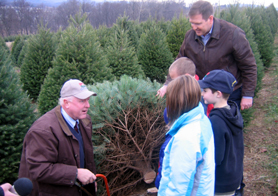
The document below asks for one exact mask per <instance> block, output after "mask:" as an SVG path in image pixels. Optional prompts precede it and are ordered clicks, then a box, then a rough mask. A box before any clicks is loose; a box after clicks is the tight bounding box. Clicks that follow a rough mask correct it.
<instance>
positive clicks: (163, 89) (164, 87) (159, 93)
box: [156, 85, 167, 97]
mask: <svg viewBox="0 0 278 196" xmlns="http://www.w3.org/2000/svg"><path fill="white" fill-rule="evenodd" d="M166 90H167V86H166V85H163V86H162V87H161V88H160V89H159V90H158V91H157V94H156V96H160V97H163V96H164V95H165V93H166Z"/></svg>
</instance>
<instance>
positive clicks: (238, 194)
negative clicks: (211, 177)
mask: <svg viewBox="0 0 278 196" xmlns="http://www.w3.org/2000/svg"><path fill="white" fill-rule="evenodd" d="M243 195H244V190H243V188H241V189H238V190H236V193H235V196H243Z"/></svg>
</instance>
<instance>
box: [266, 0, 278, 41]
mask: <svg viewBox="0 0 278 196" xmlns="http://www.w3.org/2000/svg"><path fill="white" fill-rule="evenodd" d="M266 14H268V23H269V26H270V28H271V33H272V35H273V38H274V37H275V34H276V33H277V30H278V21H277V20H278V13H277V10H276V8H275V7H274V5H273V3H272V4H271V5H270V6H268V7H267V10H266Z"/></svg>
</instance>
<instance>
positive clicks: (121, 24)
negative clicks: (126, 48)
mask: <svg viewBox="0 0 278 196" xmlns="http://www.w3.org/2000/svg"><path fill="white" fill-rule="evenodd" d="M135 25H136V24H135V22H134V21H130V20H128V17H127V16H126V15H124V16H123V17H119V18H117V21H116V24H115V25H114V26H113V28H112V29H113V30H112V31H113V32H114V31H118V30H117V29H118V28H120V29H121V30H124V31H125V32H127V35H128V39H129V40H130V45H131V46H133V47H134V49H135V50H137V48H138V44H139V36H138V34H137V31H136V29H135Z"/></svg>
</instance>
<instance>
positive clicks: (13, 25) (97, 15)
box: [0, 0, 186, 36]
mask: <svg viewBox="0 0 278 196" xmlns="http://www.w3.org/2000/svg"><path fill="white" fill-rule="evenodd" d="M27 1H28V0H14V2H13V4H12V6H6V5H7V3H8V2H7V0H0V27H1V29H0V33H1V35H2V36H10V35H17V34H33V33H36V31H37V27H38V24H40V23H43V24H44V25H46V24H47V26H48V27H49V28H50V29H51V31H54V32H56V31H57V30H58V29H60V28H61V29H62V30H64V29H66V27H67V26H68V24H69V23H68V21H69V19H70V16H75V15H76V14H77V13H79V12H80V13H82V14H83V13H86V14H87V16H88V20H89V21H90V24H91V25H92V26H93V27H95V28H98V27H99V26H100V25H105V26H107V27H111V26H113V25H114V23H116V20H117V18H118V17H120V16H123V15H126V16H128V17H129V18H130V19H131V20H136V21H138V22H143V21H146V20H148V19H149V18H150V17H152V18H155V19H156V20H161V19H164V20H166V21H167V20H172V18H173V17H174V16H177V17H178V16H179V14H180V13H181V11H182V10H183V13H186V12H185V10H184V9H185V4H184V2H183V0H181V1H180V2H175V1H172V0H168V1H166V2H160V1H158V0H135V1H117V2H108V1H105V2H95V1H91V0H67V1H65V2H63V3H61V4H60V5H59V6H58V7H48V6H45V5H43V4H41V5H39V6H36V7H34V6H32V5H30V4H29V3H28V2H27Z"/></svg>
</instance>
